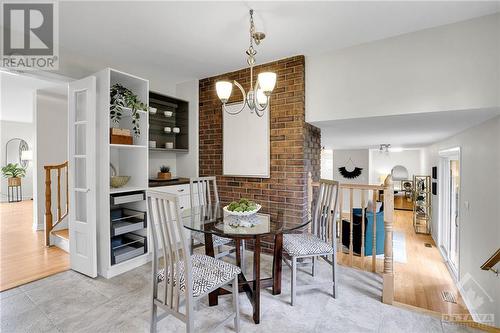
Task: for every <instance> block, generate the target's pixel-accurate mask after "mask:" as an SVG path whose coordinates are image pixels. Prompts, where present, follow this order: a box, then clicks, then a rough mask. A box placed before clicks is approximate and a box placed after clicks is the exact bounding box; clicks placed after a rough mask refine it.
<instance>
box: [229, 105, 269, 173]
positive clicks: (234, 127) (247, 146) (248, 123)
mask: <svg viewBox="0 0 500 333" xmlns="http://www.w3.org/2000/svg"><path fill="white" fill-rule="evenodd" d="M240 108H241V103H234V104H230V105H226V109H227V110H229V111H230V112H236V111H238V110H239V109H240ZM222 141H223V144H222V146H223V147H222V161H223V162H222V173H223V175H224V176H235V177H258V178H270V159H271V151H270V142H271V140H270V124H269V106H268V107H267V108H266V109H265V110H264V115H263V116H262V117H259V116H257V115H256V114H255V112H252V111H251V110H250V108H249V107H248V106H245V108H244V109H243V111H241V112H240V113H239V114H237V115H231V114H229V113H227V112H226V111H224V109H222Z"/></svg>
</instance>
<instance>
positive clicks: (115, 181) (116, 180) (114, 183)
mask: <svg viewBox="0 0 500 333" xmlns="http://www.w3.org/2000/svg"><path fill="white" fill-rule="evenodd" d="M129 180H130V176H111V177H110V181H109V182H110V185H111V187H115V188H116V187H122V186H124V185H125V184H127V183H128V181H129Z"/></svg>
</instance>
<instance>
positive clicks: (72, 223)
mask: <svg viewBox="0 0 500 333" xmlns="http://www.w3.org/2000/svg"><path fill="white" fill-rule="evenodd" d="M68 110H69V114H68V137H69V153H68V157H69V175H70V177H69V196H70V202H69V207H70V208H69V244H70V260H71V268H72V269H73V270H75V271H77V272H80V273H82V274H85V275H88V276H90V277H96V276H97V234H96V174H95V169H96V151H95V149H96V79H95V77H94V76H90V77H87V78H85V79H82V80H78V81H74V82H72V83H70V84H69V90H68ZM54 125H57V124H54Z"/></svg>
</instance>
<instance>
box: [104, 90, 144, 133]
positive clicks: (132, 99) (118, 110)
mask: <svg viewBox="0 0 500 333" xmlns="http://www.w3.org/2000/svg"><path fill="white" fill-rule="evenodd" d="M110 96H111V107H110V117H111V120H112V121H113V122H114V123H115V124H118V125H119V124H120V120H121V119H122V116H123V108H130V109H131V110H132V126H133V128H132V130H133V132H134V135H135V136H136V137H138V136H140V135H141V129H140V126H139V119H140V114H139V112H137V111H138V110H144V111H147V109H148V106H147V105H146V104H144V103H143V102H142V101H141V100H140V98H139V97H138V96H137V95H136V94H134V93H133V92H132V91H131V90H130V89H128V88H125V87H124V86H122V85H121V84H119V83H115V84H114V85H113V86H111V91H110Z"/></svg>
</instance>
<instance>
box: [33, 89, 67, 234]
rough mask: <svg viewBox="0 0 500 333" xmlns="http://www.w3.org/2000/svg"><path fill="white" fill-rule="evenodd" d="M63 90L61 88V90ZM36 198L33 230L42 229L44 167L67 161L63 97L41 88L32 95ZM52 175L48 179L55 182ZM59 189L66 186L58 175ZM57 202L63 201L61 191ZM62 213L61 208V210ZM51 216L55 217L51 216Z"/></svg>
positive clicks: (54, 194) (53, 202) (64, 97)
mask: <svg viewBox="0 0 500 333" xmlns="http://www.w3.org/2000/svg"><path fill="white" fill-rule="evenodd" d="M63 91H64V89H63ZM36 96H37V97H36V105H35V107H36V114H35V119H36V151H35V157H34V162H35V163H36V169H37V172H36V177H35V179H36V193H37V195H36V197H35V200H34V206H35V216H34V221H35V222H34V228H35V229H37V230H43V229H44V216H45V170H44V168H43V167H44V166H45V165H50V164H61V163H63V162H64V161H67V160H68V102H67V96H66V94H60V93H59V92H58V93H54V92H53V90H52V89H42V90H39V91H38V92H37V95H36ZM55 174H56V173H55V172H54V174H53V175H52V180H53V181H55V180H56V178H55ZM61 181H62V184H61V188H62V189H64V187H65V186H66V183H65V175H64V174H62V179H61ZM56 186H57V183H55V182H54V183H53V184H52V207H53V208H52V212H53V213H55V211H56V195H57V187H56ZM61 194H62V197H61V202H65V200H66V198H65V197H64V195H65V193H64V191H62V192H61ZM62 209H63V210H64V207H62ZM54 216H55V215H54Z"/></svg>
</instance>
